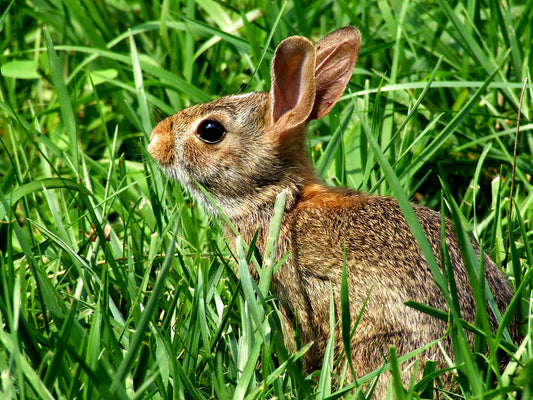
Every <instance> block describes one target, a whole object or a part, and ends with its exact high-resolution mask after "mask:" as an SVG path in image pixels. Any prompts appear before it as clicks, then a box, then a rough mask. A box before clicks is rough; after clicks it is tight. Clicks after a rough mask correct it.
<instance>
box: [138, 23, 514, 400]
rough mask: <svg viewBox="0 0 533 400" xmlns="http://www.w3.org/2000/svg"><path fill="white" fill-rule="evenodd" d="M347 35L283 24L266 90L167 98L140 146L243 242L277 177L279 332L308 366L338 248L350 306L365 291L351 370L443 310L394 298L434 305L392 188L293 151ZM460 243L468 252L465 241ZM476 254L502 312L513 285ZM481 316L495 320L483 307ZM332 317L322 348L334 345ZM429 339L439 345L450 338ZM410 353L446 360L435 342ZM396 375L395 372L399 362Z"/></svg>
mask: <svg viewBox="0 0 533 400" xmlns="http://www.w3.org/2000/svg"><path fill="white" fill-rule="evenodd" d="M360 43H361V37H360V33H359V31H358V29H356V28H355V27H350V26H348V27H344V28H341V29H338V30H335V31H333V32H331V33H330V34H328V35H327V36H325V37H324V38H323V39H321V40H319V41H318V43H317V44H316V45H313V43H312V42H311V41H310V40H308V39H306V38H304V37H300V36H293V37H289V38H287V39H285V40H284V41H282V42H281V43H280V44H279V46H278V47H277V48H276V51H275V54H274V56H273V60H272V65H271V78H272V79H271V81H272V84H271V89H270V92H269V93H266V92H261V93H249V94H241V95H232V96H226V97H221V98H218V99H217V100H214V101H212V102H210V103H206V104H198V105H194V106H192V107H190V108H188V109H185V110H183V111H180V112H178V113H177V114H174V115H172V116H170V117H168V118H166V119H164V120H163V121H161V122H160V123H159V124H158V125H157V126H156V127H155V128H154V129H153V132H152V134H151V137H150V143H149V146H148V151H149V153H150V154H151V155H152V156H153V157H154V158H155V160H156V161H157V162H158V163H159V165H160V167H161V168H162V170H163V171H164V172H165V173H166V174H167V175H168V176H169V177H171V178H173V179H175V180H177V181H178V182H179V183H180V184H181V185H182V186H183V187H184V188H185V189H186V190H188V191H189V192H190V194H191V196H192V197H193V198H194V199H195V200H196V201H197V202H198V203H199V204H201V205H202V206H203V207H205V208H206V209H207V210H208V211H209V212H211V213H212V214H214V215H217V214H218V211H217V208H216V207H214V206H213V203H212V201H211V200H210V199H208V198H207V197H206V196H205V195H204V193H203V192H202V190H201V189H200V188H199V185H201V186H202V187H203V188H205V190H206V191H207V192H208V193H209V194H210V196H211V197H212V198H213V199H214V202H215V203H216V204H217V205H218V206H219V207H220V209H221V210H222V211H223V212H224V214H225V215H226V216H227V217H228V218H229V220H230V221H231V222H232V224H233V225H234V226H235V227H236V228H237V230H238V232H239V234H240V235H241V236H242V238H243V239H244V240H245V241H247V242H248V243H250V241H251V240H252V238H253V237H254V234H256V232H259V233H258V238H257V242H256V243H257V246H258V248H259V249H260V250H261V251H264V249H265V244H266V236H267V234H268V228H269V224H270V220H271V217H272V215H273V206H274V202H275V198H276V196H277V195H278V194H279V193H280V192H281V191H282V190H285V191H286V193H287V200H286V204H285V213H284V215H283V219H282V226H281V233H280V236H279V243H278V250H277V259H278V260H279V259H280V258H281V257H283V256H284V255H285V254H287V253H289V252H290V256H289V258H288V259H287V261H286V262H285V263H284V264H283V266H282V267H281V268H279V270H277V271H276V272H275V274H274V275H273V277H272V291H273V293H274V295H275V296H276V298H277V301H278V305H279V310H280V314H281V317H282V321H283V324H284V334H285V340H286V343H287V345H288V346H289V347H290V348H293V349H294V337H295V333H296V332H295V330H294V329H295V327H297V329H298V333H299V335H300V339H301V341H302V342H303V343H307V342H313V345H312V346H313V347H312V349H311V350H310V351H308V352H307V353H306V354H305V358H304V367H305V369H306V371H308V372H312V371H314V370H315V369H317V368H320V367H321V365H322V362H323V357H324V352H325V349H326V345H327V342H328V338H329V337H330V328H329V326H330V323H329V310H330V298H331V290H332V292H333V297H334V301H335V310H336V311H335V312H336V314H337V315H336V317H337V318H340V311H339V310H340V287H341V277H342V271H343V265H344V261H343V260H344V259H346V271H347V280H348V292H349V306H350V313H351V316H352V319H355V316H358V315H359V313H360V311H361V309H362V307H363V304H364V303H365V301H367V300H368V301H367V303H366V306H365V307H364V311H363V313H362V316H361V318H360V321H359V325H358V326H357V329H356V330H355V333H354V335H353V337H352V339H351V350H352V351H351V358H352V360H353V365H354V372H355V377H351V378H350V379H354V378H358V377H361V376H363V375H365V374H367V373H369V372H371V371H373V370H375V369H377V368H379V367H380V366H382V365H383V363H384V362H386V360H385V359H384V355H383V354H384V353H387V351H388V348H389V346H395V347H396V349H397V352H398V355H403V354H406V353H408V352H410V351H413V350H416V349H418V348H420V347H422V346H423V345H425V344H428V343H430V342H431V341H433V340H436V339H438V338H442V337H443V336H445V334H446V331H447V328H448V324H447V322H445V321H442V320H438V319H436V318H433V317H431V316H429V315H427V314H424V313H422V312H420V311H417V310H415V309H412V308H410V307H408V306H406V305H404V302H405V301H406V300H414V301H417V302H420V303H423V304H427V305H429V306H432V307H435V308H438V309H441V310H444V311H447V305H446V303H445V301H444V298H443V296H442V294H441V292H440V291H439V290H438V288H437V286H436V284H435V283H434V278H433V275H432V272H431V270H430V268H429V266H428V264H427V262H426V261H425V259H424V257H423V256H422V254H421V251H420V249H419V247H418V245H417V242H416V240H415V238H414V236H413V234H412V233H411V230H410V228H409V226H408V224H407V222H406V220H405V218H404V216H403V213H402V211H401V210H400V207H399V205H398V202H397V201H396V200H395V199H393V198H388V197H381V196H377V195H372V194H365V193H362V192H358V191H354V190H351V189H347V188H339V187H331V186H328V185H326V184H325V183H324V182H322V181H321V179H320V178H319V177H318V175H317V173H316V172H315V170H314V169H313V167H312V165H311V163H310V160H309V159H308V157H307V155H306V151H305V143H306V140H305V135H306V126H307V124H308V122H309V121H310V120H312V119H319V118H322V117H324V116H325V115H327V114H328V113H329V112H330V110H331V109H332V108H333V107H334V105H335V104H336V103H337V101H338V99H339V98H340V96H341V95H342V93H343V92H344V90H345V88H346V85H347V83H348V81H349V80H350V78H351V75H352V71H353V69H354V66H355V63H356V60H357V58H358V54H359V47H360ZM198 184H199V185H198ZM413 208H414V210H415V213H416V215H417V217H418V219H419V221H420V224H421V226H422V227H423V229H424V232H425V234H426V235H427V238H428V240H429V242H430V244H431V246H432V249H433V252H434V254H435V257H436V260H437V261H438V262H439V263H440V259H441V258H440V251H441V243H440V242H441V215H440V214H439V213H438V212H435V211H432V210H430V209H428V208H425V207H422V206H418V205H415V204H413ZM445 225H446V227H445V231H446V245H447V248H448V250H449V253H450V259H451V261H452V263H453V267H454V273H455V279H456V284H457V288H458V298H459V301H460V303H461V307H462V313H463V314H462V316H463V318H464V319H466V320H468V321H470V322H474V315H475V301H474V298H473V295H472V293H471V290H470V284H469V279H468V276H467V273H466V271H465V268H464V265H463V262H462V259H461V253H460V250H459V245H458V243H457V239H456V235H455V233H454V229H453V226H452V224H451V223H450V222H449V221H447V222H446V224H445ZM225 234H226V236H227V239H228V242H229V243H234V242H235V234H234V232H233V231H232V230H231V229H229V227H226V228H225ZM474 248H475V249H476V252H477V253H478V255H479V253H480V250H479V247H478V246H477V245H476V244H474ZM484 262H485V266H486V279H487V281H488V284H489V287H490V289H491V291H492V293H493V294H494V297H495V300H496V303H497V305H498V307H499V309H500V311H501V312H503V311H504V310H505V309H506V307H507V305H508V304H509V302H510V300H511V299H512V297H513V290H512V288H511V286H510V284H509V283H508V282H507V281H506V279H505V277H504V275H503V273H502V272H501V271H500V270H499V269H498V268H497V266H496V264H495V263H494V262H493V261H491V260H490V259H489V258H488V257H485V259H484ZM250 268H251V272H252V274H253V275H254V276H255V277H257V274H256V271H255V270H254V267H253V266H251V267H250ZM296 321H297V323H296ZM353 322H354V321H352V324H353ZM492 323H493V325H494V328H495V327H496V322H495V319H494V318H492ZM339 325H340V324H338V326H339ZM338 329H339V331H338V332H335V354H336V355H339V354H341V352H342V350H343V349H344V346H343V342H342V339H341V335H340V328H338ZM441 343H442V345H443V348H444V350H446V351H447V353H448V355H450V354H452V353H451V343H450V340H449V339H444V340H443V341H442V342H441ZM418 358H419V359H420V361H422V362H424V361H426V360H437V361H438V362H439V363H440V365H441V366H445V365H446V364H445V363H444V356H443V355H442V351H441V350H439V348H438V346H433V347H431V348H429V349H427V350H425V351H424V352H423V353H421V354H420V355H418ZM410 373H412V371H411V372H410ZM389 378H390V377H389V376H388V375H387V374H382V376H381V377H380V378H379V380H378V382H377V384H376V386H375V388H374V392H373V396H374V398H384V397H385V396H386V393H387V387H388V381H389V380H390V379H389ZM404 379H405V381H406V382H408V381H409V379H410V375H409V373H407V374H406V375H405V377H404ZM450 381H451V379H450ZM448 383H449V382H448Z"/></svg>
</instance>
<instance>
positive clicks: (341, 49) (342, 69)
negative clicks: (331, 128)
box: [310, 26, 361, 119]
mask: <svg viewBox="0 0 533 400" xmlns="http://www.w3.org/2000/svg"><path fill="white" fill-rule="evenodd" d="M360 45H361V35H360V33H359V30H358V29H357V28H354V27H353V26H346V27H344V28H340V29H337V30H336V31H333V32H331V33H330V34H329V35H327V36H325V37H324V38H323V39H321V40H319V41H318V43H317V44H316V46H315V49H316V70H315V81H316V95H315V104H314V107H313V111H312V113H311V115H310V118H311V119H315V118H316V119H318V118H322V117H324V116H325V115H326V114H327V113H329V112H330V111H331V109H332V108H333V106H334V105H335V104H336V103H337V100H339V97H341V95H342V93H343V92H344V89H346V85H347V84H348V82H349V81H350V78H351V76H352V72H353V68H354V66H355V62H356V61H357V57H358V56H359V47H360Z"/></svg>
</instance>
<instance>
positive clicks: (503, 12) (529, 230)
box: [0, 0, 533, 399]
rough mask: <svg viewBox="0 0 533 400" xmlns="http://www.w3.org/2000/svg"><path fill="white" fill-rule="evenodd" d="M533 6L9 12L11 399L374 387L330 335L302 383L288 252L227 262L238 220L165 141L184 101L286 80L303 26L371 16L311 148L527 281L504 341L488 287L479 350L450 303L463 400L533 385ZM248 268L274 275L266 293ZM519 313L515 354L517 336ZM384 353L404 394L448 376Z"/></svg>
mask: <svg viewBox="0 0 533 400" xmlns="http://www.w3.org/2000/svg"><path fill="white" fill-rule="evenodd" d="M532 19H533V2H531V1H527V0H526V1H516V2H514V1H513V2H508V1H503V2H502V1H495V0H486V1H474V0H460V1H454V2H447V1H444V0H438V1H435V2H423V1H407V0H405V1H396V0H390V1H381V0H380V1H376V2H369V3H368V4H365V3H363V2H353V1H346V0H338V1H336V2H333V1H313V2H303V1H301V0H293V1H291V2H288V3H282V2H273V1H270V0H255V1H254V0H251V1H247V2H233V1H232V2H217V1H214V0H201V1H196V2H195V1H178V0H165V1H163V2H154V3H151V2H140V1H139V2H136V1H132V2H126V1H118V0H117V1H111V0H110V1H107V2H104V1H100V0H99V1H80V2H78V1H67V0H65V1H61V0H48V1H47V0H34V1H31V2H23V1H11V2H6V1H4V2H3V3H1V5H0V47H1V52H0V327H1V329H0V372H1V376H0V397H1V398H21V399H33V398H45V399H51V398H60V399H63V398H124V399H136V398H164V399H167V398H175V399H205V398H217V399H218V398H219V399H229V398H235V399H241V398H242V399H244V398H247V399H263V398H273V397H276V398H279V399H292V398H295V399H307V398H317V399H334V398H339V397H341V396H345V397H348V398H362V396H363V392H362V391H357V390H355V391H354V390H352V389H353V388H354V387H358V386H359V384H362V383H365V382H371V381H372V379H373V377H374V376H376V375H377V374H379V373H380V372H381V370H378V371H376V372H375V373H373V374H371V375H369V376H367V377H359V378H360V379H359V380H358V382H356V383H355V384H354V385H351V386H348V387H347V388H343V386H342V385H336V384H334V377H333V376H332V372H331V371H332V370H331V366H332V365H334V364H335V363H336V362H337V360H336V359H335V357H334V355H333V349H332V348H330V351H329V352H328V353H327V354H326V361H325V363H324V368H323V369H322V370H321V371H317V372H316V373H315V374H314V376H315V377H320V380H319V383H317V381H316V380H314V379H313V377H310V376H306V375H305V374H304V373H303V372H302V361H301V358H302V355H303V353H304V352H305V351H306V350H307V348H306V347H305V346H304V347H302V348H300V349H298V351H296V352H295V353H294V354H291V353H290V352H288V351H287V350H286V349H285V347H284V345H283V341H282V339H281V336H280V334H279V333H280V331H281V326H280V319H279V315H278V313H277V310H276V303H275V299H273V297H272V295H271V293H270V292H269V284H270V273H271V272H272V270H273V269H274V270H275V268H277V267H278V266H277V265H274V260H272V256H271V254H273V253H272V252H270V253H269V254H270V255H269V254H266V255H264V257H260V256H259V255H256V254H254V252H253V246H252V250H250V251H247V250H246V249H247V248H248V246H245V245H244V244H242V246H240V247H238V248H237V249H238V252H237V254H231V253H230V251H229V250H228V247H227V244H226V242H225V240H224V238H223V236H222V231H221V228H220V223H219V222H217V221H214V220H212V219H211V218H210V217H209V216H207V215H206V214H205V212H204V211H203V210H202V209H199V208H198V207H195V206H194V205H193V204H191V201H190V199H189V197H188V196H187V194H186V193H184V192H182V190H181V189H180V187H179V186H178V185H177V184H175V183H173V182H169V180H168V179H167V178H166V177H165V176H164V175H163V174H162V173H161V172H160V171H159V170H158V168H157V165H155V163H154V162H153V161H152V160H151V159H150V157H149V156H148V154H147V152H146V150H145V148H146V145H147V141H148V136H149V134H150V131H151V128H152V127H153V126H154V124H155V123H156V122H157V121H159V120H161V119H162V118H163V117H165V116H167V115H170V114H172V113H174V112H176V111H177V110H179V109H182V108H184V107H187V106H189V105H192V104H194V103H197V102H200V101H208V100H210V99H213V98H215V97H217V96H220V95H226V94H232V93H238V92H241V91H242V90H246V91H252V90H268V88H269V85H270V83H269V79H270V75H269V62H270V59H271V57H272V54H273V50H274V49H275V46H276V45H277V44H278V43H279V42H280V41H281V40H282V39H283V38H285V37H287V36H290V35H296V34H299V35H305V36H308V37H310V38H312V39H313V40H317V39H318V38H320V37H322V36H323V35H324V34H326V33H328V32H329V31H331V30H333V29H335V28H337V27H340V26H343V25H346V24H353V25H355V26H357V27H359V29H360V30H361V33H362V37H363V43H362V46H361V54H360V57H359V61H358V63H357V65H356V70H355V73H354V75H353V77H352V80H351V82H350V84H349V86H348V90H347V92H346V94H345V95H344V96H343V97H342V99H341V101H340V102H339V104H338V105H337V106H336V107H335V109H334V110H333V112H332V113H331V114H330V115H329V116H328V117H326V118H325V119H324V120H321V121H314V122H313V123H312V124H311V126H310V129H309V131H310V135H309V149H310V156H311V157H312V159H313V161H314V162H315V165H317V168H318V170H319V171H320V173H321V175H322V176H323V177H324V178H325V179H326V180H327V181H328V182H330V183H332V184H342V185H346V186H350V187H352V188H355V189H359V190H365V191H369V192H374V193H379V194H384V195H394V196H395V197H398V198H399V200H400V201H401V202H403V205H404V209H405V210H404V211H405V213H406V216H409V213H410V211H409V210H410V209H409V207H408V202H407V200H408V199H411V200H414V201H416V202H419V203H422V204H425V205H427V206H429V207H432V208H434V209H443V210H444V212H445V213H446V214H447V215H449V216H451V217H452V218H453V220H454V221H455V222H456V223H457V224H458V226H459V227H460V229H459V231H460V232H462V231H463V230H464V231H465V232H470V233H471V234H472V235H473V236H474V237H476V238H477V239H478V240H479V241H480V242H482V244H483V246H484V248H485V249H486V251H488V252H489V253H490V254H491V256H492V257H493V259H494V260H496V262H497V263H498V265H499V266H500V267H501V268H502V270H503V271H504V272H505V273H506V274H507V275H508V276H509V278H510V280H511V282H512V284H513V285H514V287H515V289H517V295H516V296H515V301H514V303H513V306H512V307H511V310H510V311H509V313H506V314H504V315H503V316H501V318H502V323H501V329H500V330H499V331H498V333H497V334H496V335H495V336H491V335H490V334H488V333H487V328H486V324H484V323H483V321H484V315H486V312H487V310H486V309H485V302H484V301H482V303H483V307H481V309H480V310H478V313H479V324H477V326H467V328H468V329H471V330H474V331H476V332H477V333H478V334H477V336H476V338H477V339H476V348H475V349H474V350H471V349H469V348H468V347H467V346H466V345H465V344H464V341H462V339H461V338H462V337H463V336H462V329H461V326H464V324H463V323H462V322H461V321H460V320H459V318H458V316H457V315H452V317H451V319H450V330H451V332H452V334H453V335H454V352H455V354H454V356H455V359H456V367H457V376H458V382H459V385H460V386H459V393H458V395H457V396H458V397H460V398H502V399H503V398H517V397H519V396H521V398H522V399H526V398H529V397H530V394H531V393H532V390H533V386H532V384H531V382H533V361H532V360H533V344H532V342H531V338H532V335H533V326H532V320H531V315H532V308H533V301H532V300H531V294H532V288H533V276H532V275H531V274H532V272H531V270H532V266H533V254H532V243H533V223H532V220H533V182H532V180H531V177H532V175H533V161H532V160H533V122H532V117H533V86H532V84H531V80H530V74H531V70H532V65H533V57H532V54H531V52H532V49H533V37H532V36H533V31H532V30H531V20H532ZM528 79H529V80H528ZM524 82H527V84H526V86H525V91H524V94H523V99H522V100H521V91H522V87H523V86H524ZM519 112H520V120H519V123H520V131H519V132H517V115H518V114H519ZM515 148H516V153H515ZM510 199H512V212H510V207H511V204H510ZM411 222H413V225H416V224H414V222H415V221H411ZM413 229H414V230H415V231H416V226H414V227H413ZM275 234H276V229H273V232H272V235H273V236H274V237H275ZM419 239H420V240H419V241H420V242H421V243H422V248H424V246H423V241H424V238H423V237H420V238H419ZM463 247H464V249H465V251H464V256H465V260H466V263H467V266H468V268H469V270H470V271H471V272H474V273H475V272H477V271H478V268H479V266H478V262H477V260H475V257H474V258H473V257H471V251H470V250H469V249H468V246H467V244H466V242H465V243H464V246H463ZM250 260H253V261H252V262H257V263H262V265H263V266H264V273H263V274H262V278H261V280H260V281H259V282H257V283H256V282H255V281H254V280H253V279H252V278H251V276H250V274H249V273H248V268H247V265H248V262H249V261H250ZM434 272H435V275H436V280H437V281H439V280H446V279H448V278H449V277H448V276H447V275H446V273H445V271H443V273H441V271H438V270H435V271H434ZM476 284H479V285H481V286H480V287H477V289H476V288H474V289H475V290H477V292H476V293H478V296H477V297H478V300H479V299H483V294H482V289H483V285H482V281H479V282H476V281H475V280H474V286H476ZM450 288H451V289H450V292H449V293H448V296H449V301H450V304H452V311H453V301H454V291H453V284H451V285H450ZM489 300H490V297H489ZM346 301H349V300H348V299H344V300H343V304H344V307H343V308H344V309H347V307H346ZM489 303H490V301H489ZM412 306H414V307H420V305H415V304H412ZM424 311H425V312H430V313H432V314H434V315H435V316H436V317H441V318H448V316H447V315H442V313H439V312H438V311H436V310H429V309H424ZM514 312H516V313H517V314H518V315H519V317H520V318H521V322H522V329H523V333H524V335H525V339H524V341H523V342H522V343H518V347H513V346H510V345H509V343H508V342H509V341H508V336H506V335H507V333H506V329H505V327H506V326H507V325H508V321H509V318H510V317H512V315H513V313H514ZM452 314H453V312H452ZM351 318H352V320H354V319H356V318H357V316H354V315H352V316H351ZM331 323H332V324H334V323H335V321H331ZM343 325H344V326H348V327H349V325H346V321H343ZM347 330H349V329H344V330H343V334H345V335H346V334H349V332H346V331H347ZM348 342H349V341H348V340H346V341H345V343H348ZM485 343H487V344H488V346H489V348H491V349H493V350H494V349H497V348H498V347H506V348H507V350H508V351H509V352H510V353H511V354H512V356H513V359H512V361H511V362H510V363H508V364H506V365H504V369H503V371H501V372H500V371H499V369H498V367H497V366H498V361H497V359H496V358H495V357H494V356H490V357H486V358H485V357H484V356H482V355H481V354H479V352H480V351H481V352H482V349H483V348H484V344H485ZM430 345H435V346H436V345H438V344H428V346H430ZM385 351H386V352H388V355H389V356H390V357H389V358H390V361H391V362H390V363H389V364H386V365H384V368H383V370H389V369H390V370H391V372H392V376H393V378H394V380H393V386H392V389H391V396H393V393H394V396H395V397H397V398H401V399H408V398H420V397H421V396H422V394H423V396H428V395H431V393H432V391H431V386H432V385H434V383H435V381H434V378H435V377H438V376H439V374H440V373H441V372H439V371H435V368H434V366H432V365H429V364H428V365H427V366H426V367H425V368H424V366H422V365H419V366H418V368H424V378H423V379H422V380H420V381H418V382H416V381H413V382H412V384H411V386H410V387H407V388H404V387H402V385H401V381H400V375H401V372H402V371H401V369H400V368H399V365H400V364H399V363H401V362H402V361H404V360H405V359H406V358H409V356H408V357H398V356H396V352H395V349H391V350H390V352H389V351H388V349H385ZM493 353H494V352H493ZM421 393H422V394H421ZM457 396H455V395H450V398H457Z"/></svg>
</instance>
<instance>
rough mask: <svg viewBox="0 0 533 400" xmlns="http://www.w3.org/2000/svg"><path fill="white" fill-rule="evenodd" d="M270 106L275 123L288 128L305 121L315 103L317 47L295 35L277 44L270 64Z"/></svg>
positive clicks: (277, 125) (284, 130)
mask: <svg viewBox="0 0 533 400" xmlns="http://www.w3.org/2000/svg"><path fill="white" fill-rule="evenodd" d="M271 76H272V87H271V89H270V107H271V115H272V122H273V124H274V125H275V126H276V127H277V128H278V129H280V130H281V131H282V132H287V131H288V130H290V129H291V128H294V127H296V126H298V125H301V124H302V123H305V122H306V121H307V120H308V118H309V115H310V114H311V111H312V110H313V105H314V103H315V47H314V46H313V44H312V43H311V42H310V41H309V40H308V39H306V38H304V37H301V36H293V37H290V38H287V39H285V40H284V41H282V42H281V43H280V44H279V46H278V47H277V48H276V52H275V54H274V58H273V59H272V67H271Z"/></svg>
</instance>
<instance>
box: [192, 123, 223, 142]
mask: <svg viewBox="0 0 533 400" xmlns="http://www.w3.org/2000/svg"><path fill="white" fill-rule="evenodd" d="M225 134H226V129H224V126H222V124H221V123H220V122H218V121H217V120H214V119H206V120H205V121H202V123H201V124H200V126H199V127H198V129H197V131H196V136H198V138H199V139H200V140H201V141H202V142H205V143H208V144H215V143H218V142H220V141H221V140H222V139H223V138H224V135H225Z"/></svg>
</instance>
